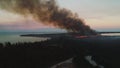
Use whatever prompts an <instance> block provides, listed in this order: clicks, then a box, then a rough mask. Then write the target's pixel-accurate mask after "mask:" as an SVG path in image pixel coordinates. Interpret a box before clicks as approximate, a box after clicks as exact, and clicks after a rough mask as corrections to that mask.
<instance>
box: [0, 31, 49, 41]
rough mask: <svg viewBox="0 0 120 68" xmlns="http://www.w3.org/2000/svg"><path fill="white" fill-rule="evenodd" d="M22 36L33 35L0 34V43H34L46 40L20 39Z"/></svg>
mask: <svg viewBox="0 0 120 68" xmlns="http://www.w3.org/2000/svg"><path fill="white" fill-rule="evenodd" d="M22 34H33V33H0V43H4V42H11V43H17V42H36V41H43V40H47V38H41V37H21V36H20V35H22Z"/></svg>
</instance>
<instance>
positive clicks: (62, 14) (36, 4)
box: [0, 0, 95, 34]
mask: <svg viewBox="0 0 120 68" xmlns="http://www.w3.org/2000/svg"><path fill="white" fill-rule="evenodd" d="M0 8H2V9H4V10H7V11H10V12H14V13H17V14H21V15H24V16H32V17H33V18H34V19H36V20H38V21H41V22H42V23H43V24H46V25H53V26H55V27H59V28H62V29H66V30H67V31H68V32H79V33H81V34H88V33H89V34H92V33H95V32H94V31H93V30H92V29H91V28H90V27H89V26H87V25H85V23H84V22H83V21H82V20H81V19H79V18H78V15H77V14H73V13H72V12H71V11H69V10H67V9H65V8H62V9H61V8H59V6H58V5H57V4H56V1H55V0H0Z"/></svg>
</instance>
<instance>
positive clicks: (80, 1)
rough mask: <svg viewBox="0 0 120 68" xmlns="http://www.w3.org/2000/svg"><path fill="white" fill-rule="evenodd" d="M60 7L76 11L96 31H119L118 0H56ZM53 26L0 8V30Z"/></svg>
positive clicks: (119, 2) (119, 6)
mask: <svg viewBox="0 0 120 68" xmlns="http://www.w3.org/2000/svg"><path fill="white" fill-rule="evenodd" d="M57 3H58V4H59V6H60V7H61V8H67V9H69V10H71V11H72V12H73V13H77V14H78V15H79V17H80V18H81V19H83V20H84V21H85V23H86V24H87V25H89V26H90V27H91V28H92V29H94V30H96V31H120V0H57ZM43 28H54V27H51V26H46V25H43V24H41V23H38V22H37V21H35V20H33V19H32V18H25V17H23V16H20V15H17V14H13V13H10V12H7V11H4V10H0V31H5V30H6V31H9V30H15V31H17V30H38V29H43Z"/></svg>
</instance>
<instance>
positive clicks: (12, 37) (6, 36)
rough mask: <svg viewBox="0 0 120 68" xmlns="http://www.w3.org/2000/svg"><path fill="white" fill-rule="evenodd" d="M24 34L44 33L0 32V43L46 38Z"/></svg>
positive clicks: (111, 34) (36, 40)
mask: <svg viewBox="0 0 120 68" xmlns="http://www.w3.org/2000/svg"><path fill="white" fill-rule="evenodd" d="M25 34H46V33H44V32H0V43H5V42H11V43H18V42H39V41H44V40H47V39H48V38H45V37H25V36H22V37H21V36H20V35H25ZM101 35H102V36H120V33H104V34H101Z"/></svg>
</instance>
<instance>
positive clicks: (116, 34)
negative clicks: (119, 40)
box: [101, 33, 120, 36]
mask: <svg viewBox="0 0 120 68" xmlns="http://www.w3.org/2000/svg"><path fill="white" fill-rule="evenodd" d="M101 35H103V36H120V33H104V34H101Z"/></svg>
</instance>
